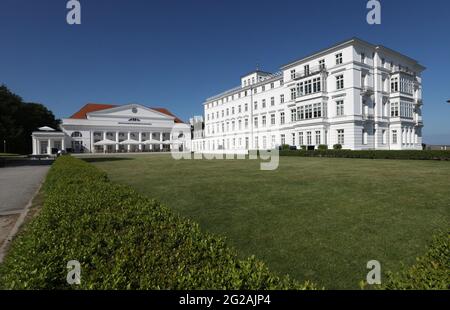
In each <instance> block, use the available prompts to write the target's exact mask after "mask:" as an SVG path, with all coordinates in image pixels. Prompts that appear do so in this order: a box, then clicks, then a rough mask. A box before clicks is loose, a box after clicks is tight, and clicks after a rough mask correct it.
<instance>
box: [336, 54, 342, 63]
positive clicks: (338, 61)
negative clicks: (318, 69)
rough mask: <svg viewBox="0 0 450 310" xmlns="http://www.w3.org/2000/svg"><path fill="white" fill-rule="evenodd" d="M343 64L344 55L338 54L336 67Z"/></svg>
mask: <svg viewBox="0 0 450 310" xmlns="http://www.w3.org/2000/svg"><path fill="white" fill-rule="evenodd" d="M340 64H342V53H339V54H336V65H340Z"/></svg>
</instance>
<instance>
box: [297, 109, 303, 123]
mask: <svg viewBox="0 0 450 310" xmlns="http://www.w3.org/2000/svg"><path fill="white" fill-rule="evenodd" d="M297 119H299V120H302V119H305V107H304V106H301V107H300V108H299V109H297Z"/></svg>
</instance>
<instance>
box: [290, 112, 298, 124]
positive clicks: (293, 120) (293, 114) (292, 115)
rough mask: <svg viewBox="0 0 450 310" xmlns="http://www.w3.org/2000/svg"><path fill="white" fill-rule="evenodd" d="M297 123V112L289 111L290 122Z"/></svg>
mask: <svg viewBox="0 0 450 310" xmlns="http://www.w3.org/2000/svg"><path fill="white" fill-rule="evenodd" d="M295 121H297V110H296V109H291V122H295Z"/></svg>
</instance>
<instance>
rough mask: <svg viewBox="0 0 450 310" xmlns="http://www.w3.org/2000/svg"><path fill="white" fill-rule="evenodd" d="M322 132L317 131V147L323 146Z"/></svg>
mask: <svg viewBox="0 0 450 310" xmlns="http://www.w3.org/2000/svg"><path fill="white" fill-rule="evenodd" d="M320 138H321V132H320V130H317V131H316V145H320V144H321V139H320Z"/></svg>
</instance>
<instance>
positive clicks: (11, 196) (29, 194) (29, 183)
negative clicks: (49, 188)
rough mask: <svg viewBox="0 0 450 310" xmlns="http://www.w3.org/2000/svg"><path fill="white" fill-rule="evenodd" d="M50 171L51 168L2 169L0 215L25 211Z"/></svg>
mask: <svg viewBox="0 0 450 310" xmlns="http://www.w3.org/2000/svg"><path fill="white" fill-rule="evenodd" d="M49 169H50V166H21V167H7V168H0V215H7V214H11V213H20V212H21V211H23V210H24V208H25V206H26V205H27V203H28V202H29V201H30V199H31V198H33V195H34V194H35V193H36V191H37V189H38V188H39V185H40V183H41V182H42V181H43V179H44V177H45V175H46V174H47V172H48V170H49Z"/></svg>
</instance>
